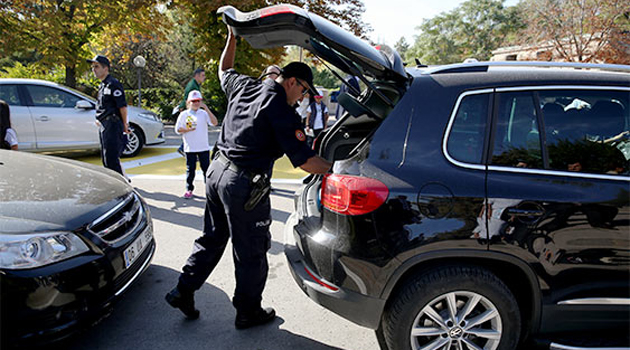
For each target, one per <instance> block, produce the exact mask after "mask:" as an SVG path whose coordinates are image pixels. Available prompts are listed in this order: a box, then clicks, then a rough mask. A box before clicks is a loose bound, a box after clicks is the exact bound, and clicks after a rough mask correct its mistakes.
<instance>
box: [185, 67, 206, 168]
mask: <svg viewBox="0 0 630 350" xmlns="http://www.w3.org/2000/svg"><path fill="white" fill-rule="evenodd" d="M205 80H206V71H205V70H204V69H203V68H197V69H195V71H194V72H193V77H192V79H190V81H189V82H188V84H186V88H185V90H184V98H182V102H181V103H180V104H179V106H177V109H178V110H179V111H180V112H181V111H184V110H185V109H186V108H188V107H187V104H188V95H190V92H191V91H193V90H196V91H199V92H200V93H201V84H203V82H204V81H205ZM199 108H201V109H203V110H204V111H206V113H208V115H210V114H212V112H210V109H209V108H208V106H206V104H205V103H203V101H201V105H199ZM177 152H178V153H179V154H181V155H182V156H183V157H186V154H185V152H184V144H183V143H182V144H181V145H179V148H178V149H177Z"/></svg>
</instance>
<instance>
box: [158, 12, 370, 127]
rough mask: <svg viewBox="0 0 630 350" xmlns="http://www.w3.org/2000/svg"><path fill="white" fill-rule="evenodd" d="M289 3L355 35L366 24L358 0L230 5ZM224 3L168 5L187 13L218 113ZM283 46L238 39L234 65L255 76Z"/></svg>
mask: <svg viewBox="0 0 630 350" xmlns="http://www.w3.org/2000/svg"><path fill="white" fill-rule="evenodd" d="M279 3H289V4H293V5H296V6H298V7H304V8H306V9H307V10H308V11H310V12H313V13H317V14H319V15H321V16H323V17H324V18H326V19H328V20H330V21H332V22H334V23H337V24H339V25H340V26H342V27H344V28H346V29H348V30H350V31H351V32H353V33H354V34H355V35H359V36H363V37H365V35H366V33H367V30H369V28H368V26H366V25H365V24H364V23H363V22H362V20H361V16H362V14H363V12H364V11H365V9H364V7H363V2H362V1H361V0H331V1H324V0H288V1H275V2H270V3H269V2H267V1H266V0H247V1H246V0H235V1H231V2H230V5H232V6H234V7H235V8H237V9H239V10H240V11H242V12H249V11H254V10H257V9H260V8H263V7H266V6H269V5H273V4H279ZM224 4H225V2H223V1H216V0H210V1H208V0H173V1H172V2H171V7H176V8H178V9H180V10H181V11H183V12H184V13H186V16H185V18H187V19H188V20H189V21H190V22H189V23H190V27H191V28H192V32H193V33H194V42H193V46H194V47H195V48H196V51H195V52H194V54H193V57H194V58H195V60H196V61H197V62H200V63H199V65H200V66H202V67H204V68H205V69H206V77H207V78H206V82H205V83H204V86H203V88H204V91H205V95H206V96H209V99H210V105H209V107H211V108H213V109H214V110H215V111H217V112H218V114H219V115H221V114H223V113H224V112H225V106H226V105H227V101H226V99H225V94H224V93H223V91H222V90H221V88H220V84H219V81H218V77H217V70H218V64H219V57H220V55H221V52H222V51H223V47H224V46H225V38H226V36H227V28H226V26H225V24H224V23H223V21H222V20H221V18H220V16H218V15H217V10H218V9H219V7H221V6H223V5H224ZM284 54H285V49H284V48H282V47H279V48H274V49H267V50H257V49H253V48H252V47H251V46H249V44H247V42H246V41H244V40H242V39H238V43H237V52H236V61H235V68H236V69H237V70H238V71H239V72H241V73H243V74H248V75H251V76H258V75H259V74H260V73H261V72H262V70H263V69H264V68H265V67H266V66H268V65H270V64H280V63H281V62H282V61H283V56H284Z"/></svg>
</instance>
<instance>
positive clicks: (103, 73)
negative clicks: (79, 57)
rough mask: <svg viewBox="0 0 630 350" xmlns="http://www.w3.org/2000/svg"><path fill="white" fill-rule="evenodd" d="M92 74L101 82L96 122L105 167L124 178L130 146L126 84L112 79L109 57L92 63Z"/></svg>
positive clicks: (98, 57)
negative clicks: (123, 158) (124, 155)
mask: <svg viewBox="0 0 630 350" xmlns="http://www.w3.org/2000/svg"><path fill="white" fill-rule="evenodd" d="M86 61H87V62H88V63H91V64H92V72H93V73H94V75H95V76H96V77H97V78H98V79H100V80H101V85H100V86H99V87H98V99H97V105H96V120H97V121H98V122H97V124H100V138H101V158H102V159H103V165H104V166H105V167H106V168H108V169H112V170H114V171H116V172H118V173H120V174H121V175H123V176H124V174H123V170H122V166H121V164H120V156H121V155H122V152H123V150H124V149H125V145H126V144H127V134H128V133H129V128H128V126H127V100H126V99H125V90H124V89H123V86H122V84H121V83H120V82H119V81H118V80H117V79H116V78H114V77H112V76H111V75H109V68H110V63H109V59H107V57H105V56H101V55H97V56H96V57H94V58H93V59H91V60H86Z"/></svg>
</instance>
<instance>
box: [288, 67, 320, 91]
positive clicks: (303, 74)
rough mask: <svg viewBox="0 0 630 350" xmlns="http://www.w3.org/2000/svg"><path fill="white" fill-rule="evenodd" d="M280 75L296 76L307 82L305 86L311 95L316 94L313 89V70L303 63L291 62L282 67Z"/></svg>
mask: <svg viewBox="0 0 630 350" xmlns="http://www.w3.org/2000/svg"><path fill="white" fill-rule="evenodd" d="M280 75H282V76H283V77H284V78H285V79H288V78H298V79H300V80H302V81H304V82H305V83H306V84H307V85H306V88H308V90H309V91H308V93H310V94H311V95H317V89H315V86H314V85H313V72H312V71H311V68H310V67H309V66H307V65H306V64H305V63H302V62H291V63H289V64H287V65H286V66H284V68H282V71H281V72H280Z"/></svg>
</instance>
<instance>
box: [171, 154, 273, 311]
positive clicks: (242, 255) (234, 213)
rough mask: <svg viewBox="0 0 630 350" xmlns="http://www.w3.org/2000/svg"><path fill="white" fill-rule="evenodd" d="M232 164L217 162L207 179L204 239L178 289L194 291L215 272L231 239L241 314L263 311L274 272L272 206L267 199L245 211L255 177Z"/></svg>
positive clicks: (236, 303)
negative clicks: (270, 261) (271, 264)
mask: <svg viewBox="0 0 630 350" xmlns="http://www.w3.org/2000/svg"><path fill="white" fill-rule="evenodd" d="M228 165H229V163H227V164H225V163H222V162H220V161H217V160H215V161H213V162H212V163H211V164H210V169H209V170H208V173H207V174H206V176H207V179H206V196H207V201H206V210H205V214H204V225H203V234H202V236H201V237H200V238H198V239H197V240H196V241H195V244H194V247H193V253H192V255H191V256H190V258H188V261H187V262H186V265H185V266H184V268H183V272H182V274H181V275H180V277H179V287H181V288H183V289H187V290H189V291H195V290H197V289H199V288H201V286H202V285H203V283H204V282H205V281H206V279H207V278H208V276H209V275H210V273H211V272H212V270H214V268H215V267H216V265H217V263H218V262H219V260H220V259H221V256H222V255H223V252H224V250H225V247H226V244H227V241H228V238H230V236H231V238H232V247H233V248H232V249H233V250H232V255H233V257H234V265H235V270H236V290H235V292H234V299H233V300H232V303H233V304H234V307H236V309H237V310H244V311H248V310H255V309H258V308H260V303H261V300H262V292H263V289H264V288H265V281H266V280H267V273H268V271H269V266H268V264H267V251H268V250H269V248H270V243H271V234H270V233H269V225H270V224H271V202H270V199H269V195H266V196H265V197H264V198H262V199H261V201H260V202H259V203H258V205H256V207H254V209H252V210H250V211H245V209H244V205H245V202H246V201H247V200H248V198H249V195H250V191H251V183H250V181H251V180H250V173H249V172H248V171H245V170H240V171H234V170H233V169H230V168H228Z"/></svg>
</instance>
